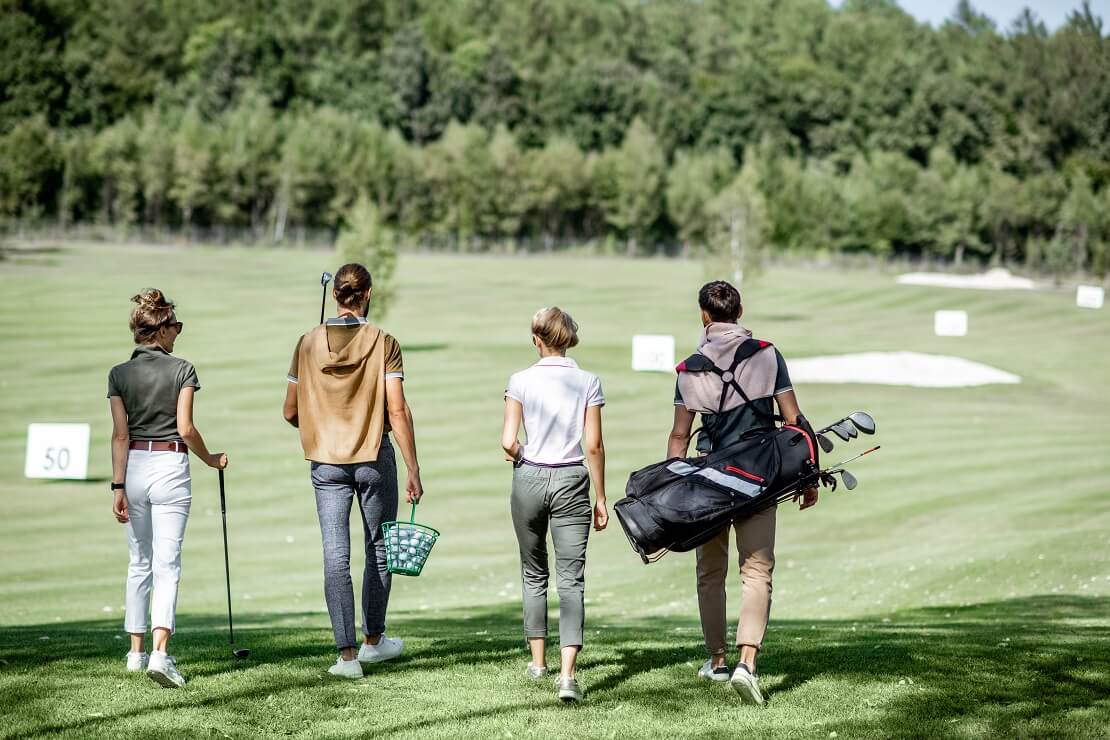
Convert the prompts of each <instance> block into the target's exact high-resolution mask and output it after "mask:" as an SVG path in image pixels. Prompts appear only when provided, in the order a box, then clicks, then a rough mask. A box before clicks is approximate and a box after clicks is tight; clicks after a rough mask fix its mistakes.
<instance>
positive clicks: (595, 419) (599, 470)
mask: <svg viewBox="0 0 1110 740" xmlns="http://www.w3.org/2000/svg"><path fill="white" fill-rule="evenodd" d="M582 450H583V452H584V453H585V454H586V465H587V467H589V469H590V478H592V479H593V483H594V494H595V496H596V500H595V502H594V529H596V530H597V531H599V532H600V531H601V530H603V529H605V527H606V525H607V524H608V523H609V511H608V509H606V508H605V442H604V441H603V439H602V435H601V406H587V407H586V425H585V428H584V429H583V431H582Z"/></svg>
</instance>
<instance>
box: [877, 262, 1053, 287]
mask: <svg viewBox="0 0 1110 740" xmlns="http://www.w3.org/2000/svg"><path fill="white" fill-rule="evenodd" d="M898 283H899V284H900V285H933V286H939V287H942V288H976V289H978V290H1033V287H1034V285H1033V281H1032V280H1030V279H1029V278H1023V277H1014V276H1013V275H1011V274H1010V271H1009V270H1007V269H1005V268H1002V267H996V268H994V269H993V270H987V271H986V272H984V273H982V274H981V275H946V274H944V273H941V272H907V273H906V274H905V275H899V276H898Z"/></svg>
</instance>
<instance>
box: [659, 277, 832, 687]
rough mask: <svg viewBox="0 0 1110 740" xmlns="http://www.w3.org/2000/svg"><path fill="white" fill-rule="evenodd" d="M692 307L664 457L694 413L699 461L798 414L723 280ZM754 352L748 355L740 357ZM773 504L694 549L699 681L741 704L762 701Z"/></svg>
mask: <svg viewBox="0 0 1110 740" xmlns="http://www.w3.org/2000/svg"><path fill="white" fill-rule="evenodd" d="M698 305H699V307H700V308H701V320H702V325H703V327H704V331H703V333H702V337H701V340H700V342H699V343H698V351H697V352H695V353H694V354H693V355H691V356H690V357H689V358H687V359H686V360H684V361H683V362H681V363H679V365H678V367H677V368H676V370H677V371H678V380H677V382H676V384H675V398H674V424H673V426H672V428H671V433H670V436H669V437H668V439H667V457H668V458H676V457H680V458H681V457H686V454H687V448H688V446H689V443H690V438H691V436H692V433H691V428H692V427H693V423H694V415H695V414H700V415H701V427H700V429H699V430H698V433H697V444H696V449H697V451H698V453H699V454H701V455H705V454H708V453H710V452H712V451H714V450H719V449H723V448H725V447H727V446H729V445H731V444H734V443H735V442H737V441H739V440H740V439H741V438H742V437H744V435H745V434H746V433H747V432H750V431H752V430H755V429H759V428H761V427H772V426H774V424H775V421H776V417H775V415H774V407H775V405H776V404H777V406H778V410H779V415H780V417H779V418H781V419H782V420H783V421H785V422H786V423H787V424H794V423H795V422H796V421H798V419H799V417H800V416H801V412H800V411H799V409H798V402H797V398H796V397H795V395H794V391H793V388H792V386H791V385H790V376H789V374H788V372H787V368H786V363H785V361H784V360H783V358H782V355H781V354H779V351H778V350H777V349H775V348H774V347H773V346H772V345H771V344H770V343H769V342H757V343H756V344H752V343H751V342H750V341H749V340H751V338H752V334H751V332H750V331H748V330H747V329H745V328H744V327H743V326H741V325H740V324H739V323H738V322H739V320H740V316H741V315H742V313H743V306H742V305H741V301H740V293H739V291H737V290H736V288H734V287H733V286H732V285H730V284H729V283H726V282H724V281H715V282H711V283H707V284H706V285H704V286H702V288H701V290H700V291H699V292H698ZM741 345H744V346H745V349H748V348H755V351H754V352H750V351H739V352H738V350H740V348H741ZM799 498H800V499H801V508H803V509H806V508H809V507H810V506H813V505H814V504H816V503H817V489H816V488H810V489H807V490H806V491H804V492H803V493H802V494H801V495H800V497H799ZM775 513H776V510H775V507H770V508H767V509H764V510H762V511H760V512H759V513H757V514H755V515H753V516H751V517H748V518H745V519H739V520H736V521H734V522H733V523H732V524H731V525H730V526H725V527H724V528H722V529H721V531H720V532H719V533H718V534H717V536H716V537H714V538H713V539H711V540H709V541H708V542H706V543H705V544H703V545H701V546H700V547H698V548H697V588H698V609H699V611H700V614H701V627H702V634H703V636H704V638H705V647H706V651H707V652H708V653H709V659H708V660H707V661H706V662H705V664H704V665H702V667H701V669H700V670H699V671H698V676H699V677H701V678H705V679H709V680H712V681H731V684H732V686H733V688H734V689H736V691H737V693H738V694H740V696H741V698H742V699H743V700H744V701H748V702H752V703H755V704H762V703H763V695H762V693H761V692H760V690H759V681H758V679H757V678H756V673H755V663H756V658H757V656H758V654H759V650H760V648H761V647H762V644H763V636H764V633H765V632H766V630H767V620H768V617H769V616H770V612H771V575H772V572H773V571H774V567H775V554H774V548H775ZM731 529H735V530H736V538H737V549H738V550H739V554H740V580H741V584H742V590H741V612H740V622H739V626H738V628H737V632H736V645H737V647H738V648H739V650H740V660H739V662H738V663H737V665H736V669H735V670H734V671H733V672H732V673H731V676H730V674H729V669H728V664H727V646H726V635H725V632H726V627H725V622H726V608H725V581H726V577H727V575H728V559H729V530H731Z"/></svg>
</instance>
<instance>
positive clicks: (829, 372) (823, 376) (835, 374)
mask: <svg viewBox="0 0 1110 740" xmlns="http://www.w3.org/2000/svg"><path fill="white" fill-rule="evenodd" d="M790 378H791V380H793V381H794V382H795V383H870V384H875V385H908V386H914V387H917V388H962V387H965V386H972V385H989V384H991V383H1020V382H1021V378H1020V377H1018V376H1017V375H1014V374H1012V373H1008V372H1006V371H1005V370H999V369H998V368H996V367H991V366H990V365H984V364H982V363H979V362H972V361H971V360H965V359H964V358H962V357H951V356H949V355H926V354H922V353H920V352H860V353H857V354H851V355H827V356H822V357H804V358H801V359H798V360H791V361H790Z"/></svg>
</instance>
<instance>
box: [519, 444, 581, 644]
mask: <svg viewBox="0 0 1110 740" xmlns="http://www.w3.org/2000/svg"><path fill="white" fill-rule="evenodd" d="M510 505H511V507H512V512H513V529H515V530H516V540H517V543H518V544H519V545H520V577H521V581H522V582H523V587H524V634H525V637H528V638H530V637H547V581H548V567H547V563H548V561H547V531H548V529H550V530H551V541H552V543H553V544H554V545H555V576H556V578H557V579H558V588H559V645H560V646H561V647H569V646H578V647H581V646H582V629H583V625H584V622H585V606H584V604H583V592H584V590H585V585H586V541H587V540H588V539H589V536H590V523H591V521H592V518H593V511H592V507H591V506H590V476H589V474H588V473H587V472H586V468H585V467H584V466H581V465H575V466H573V467H566V468H542V467H537V466H534V465H526V464H519V465H517V466H516V467H515V468H514V469H513V493H512V497H511V498H510Z"/></svg>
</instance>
